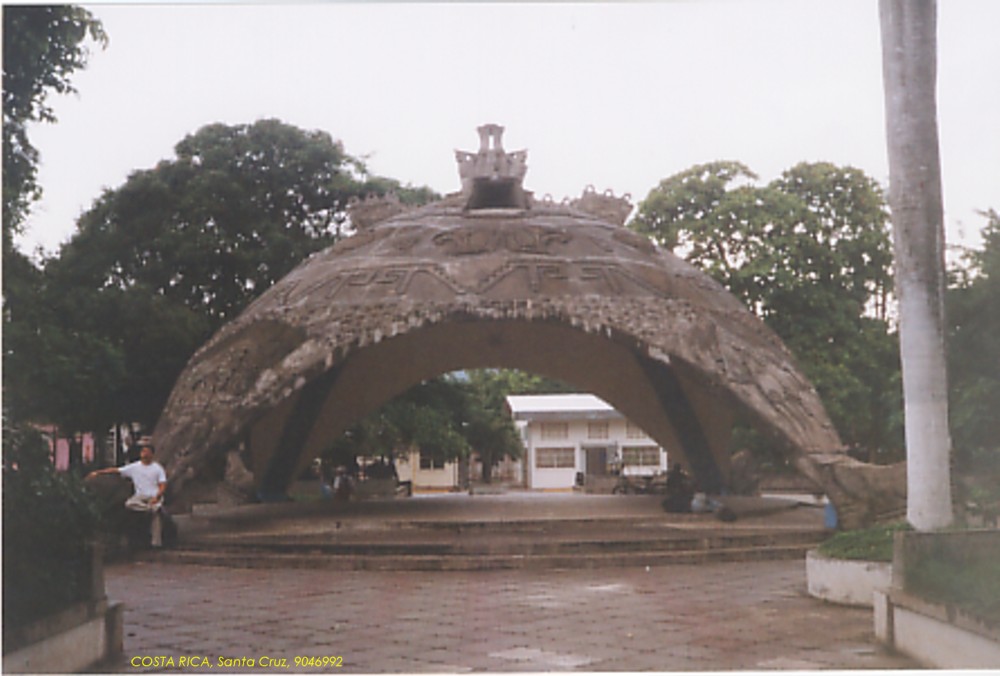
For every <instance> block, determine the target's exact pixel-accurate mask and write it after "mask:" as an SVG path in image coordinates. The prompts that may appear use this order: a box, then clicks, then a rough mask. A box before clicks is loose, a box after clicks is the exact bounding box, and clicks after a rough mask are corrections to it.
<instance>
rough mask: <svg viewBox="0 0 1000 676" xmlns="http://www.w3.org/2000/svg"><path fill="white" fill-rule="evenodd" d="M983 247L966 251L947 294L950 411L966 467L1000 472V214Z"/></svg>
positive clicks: (990, 218)
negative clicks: (999, 412)
mask: <svg viewBox="0 0 1000 676" xmlns="http://www.w3.org/2000/svg"><path fill="white" fill-rule="evenodd" d="M983 215H984V216H985V217H986V219H987V223H986V227H985V228H983V231H982V235H983V247H982V248H981V249H976V250H972V251H967V252H966V253H965V256H964V261H963V263H964V265H963V266H962V267H961V268H959V269H958V270H955V271H954V272H953V275H952V283H951V285H950V288H949V290H948V294H947V297H946V298H947V310H948V313H947V316H948V323H949V326H950V331H949V335H948V375H949V385H950V387H949V389H950V396H949V413H950V418H951V434H952V439H954V442H955V452H956V460H957V462H958V465H959V466H961V467H962V468H963V469H966V470H970V471H972V472H983V471H984V470H985V471H986V472H988V473H989V474H992V475H996V474H997V471H998V470H1000V417H998V416H997V411H1000V340H997V336H1000V214H998V213H997V212H996V211H994V210H990V211H987V212H985V213H984V214H983Z"/></svg>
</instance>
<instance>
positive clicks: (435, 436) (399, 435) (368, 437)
mask: <svg viewBox="0 0 1000 676" xmlns="http://www.w3.org/2000/svg"><path fill="white" fill-rule="evenodd" d="M566 391H569V388H568V386H566V385H565V384H563V383H560V382H558V381H554V380H550V379H548V378H544V377H541V376H537V375H533V374H529V373H525V372H523V371H514V370H509V369H477V370H473V371H465V372H460V373H455V374H447V375H444V376H441V377H438V378H434V379H431V380H428V381H426V382H424V383H421V384H420V385H417V386H415V387H413V388H410V389H409V390H408V391H407V392H406V393H404V394H403V395H401V396H399V397H397V398H396V399H393V400H392V401H390V402H388V403H387V404H385V405H384V406H382V407H381V408H380V409H379V410H378V411H376V412H375V413H373V414H371V415H369V416H368V417H367V418H365V419H364V420H362V421H360V422H359V423H357V424H356V425H354V426H353V427H352V428H351V429H350V430H348V431H347V432H346V433H345V434H344V435H343V436H341V437H340V438H339V439H337V440H336V441H335V442H334V444H333V445H332V447H331V448H330V450H329V452H328V453H326V454H325V457H326V458H327V459H328V460H330V461H331V462H333V463H334V464H347V463H348V462H349V461H350V459H351V458H352V457H355V456H368V457H376V456H389V455H392V454H394V453H395V452H397V451H401V450H409V449H414V450H418V451H419V452H420V453H421V454H422V455H424V456H429V457H431V458H433V459H434V460H437V461H442V462H444V461H450V460H456V459H458V458H463V457H468V456H469V455H470V454H472V453H476V454H478V456H479V459H480V460H481V461H482V463H483V480H484V481H486V482H489V481H490V477H491V474H492V472H491V470H492V468H493V466H494V465H496V464H497V463H498V462H499V461H500V460H501V459H502V458H503V457H504V456H510V457H512V458H519V457H521V452H522V450H523V445H522V443H521V440H520V437H519V436H518V434H517V430H516V429H515V427H514V423H513V420H512V419H511V417H510V413H509V412H508V410H507V405H506V397H507V395H509V394H527V393H543V392H546V393H547V392H566Z"/></svg>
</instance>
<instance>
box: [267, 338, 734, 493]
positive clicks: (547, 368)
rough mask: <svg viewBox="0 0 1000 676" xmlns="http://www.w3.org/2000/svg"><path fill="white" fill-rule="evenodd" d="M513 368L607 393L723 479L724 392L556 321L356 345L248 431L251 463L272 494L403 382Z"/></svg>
mask: <svg viewBox="0 0 1000 676" xmlns="http://www.w3.org/2000/svg"><path fill="white" fill-rule="evenodd" d="M475 368H512V369H518V370H522V371H526V372H531V373H537V374H539V375H543V376H546V377H549V378H552V379H556V380H560V381H563V382H566V383H568V384H570V385H572V386H574V387H577V388H579V389H580V390H581V391H585V392H590V393H593V394H595V395H597V396H598V397H600V398H602V399H604V400H605V401H607V402H608V403H609V404H611V405H612V406H613V407H614V408H615V409H616V410H618V411H619V412H620V413H621V414H622V415H624V416H625V417H626V418H627V419H628V420H630V421H632V422H633V423H634V424H635V425H637V426H639V427H640V428H641V429H643V430H645V431H646V432H647V433H648V434H649V435H650V436H651V437H652V438H653V439H654V440H655V441H656V442H657V443H658V444H659V445H660V446H661V447H663V448H664V449H666V450H667V452H668V453H669V454H670V456H671V458H676V459H677V460H678V461H680V462H682V464H684V465H686V466H688V467H689V468H690V470H691V471H692V472H693V474H694V475H695V477H696V479H697V480H698V481H699V483H700V484H701V485H702V486H704V487H705V488H706V489H707V490H709V491H712V492H717V491H720V490H721V489H722V488H723V487H724V486H725V484H726V481H727V480H728V441H729V432H730V430H731V427H732V424H733V421H734V419H735V412H734V410H733V406H732V402H731V400H730V398H729V397H726V396H722V395H721V394H720V393H719V392H712V391H710V390H708V389H706V388H697V387H696V386H695V381H694V380H693V379H692V378H690V377H689V376H687V377H685V376H682V375H679V374H678V373H675V371H674V369H673V368H672V367H671V365H670V364H669V360H668V359H667V358H664V357H660V358H653V357H651V356H649V355H648V354H646V353H645V350H644V349H643V348H642V346H641V344H639V343H638V342H636V341H635V340H634V339H631V338H630V337H628V336H620V335H609V334H606V333H599V334H595V333H591V332H587V331H585V330H583V329H581V328H577V327H573V326H570V325H567V324H565V323H562V322H557V321H549V322H541V323H540V322H528V321H524V320H499V321H485V320H465V321H454V322H447V323H440V324H435V325H433V326H430V327H425V328H421V329H418V330H415V331H412V332H409V333H406V334H404V335H402V336H396V337H393V338H389V339H385V340H382V341H380V342H378V343H376V344H373V345H370V346H367V347H365V348H363V349H360V350H357V351H355V352H354V353H353V354H351V355H350V356H348V358H347V359H345V360H344V361H343V362H342V363H340V364H338V365H337V366H335V367H334V368H333V369H331V370H330V371H328V372H327V374H325V375H324V376H323V377H321V378H317V379H316V380H314V381H313V382H312V383H310V384H309V385H307V386H306V387H305V388H303V389H302V390H300V391H299V393H297V394H296V395H294V397H293V399H294V401H289V402H286V403H284V404H283V405H280V406H277V407H274V408H273V409H271V410H270V411H269V412H268V413H267V414H265V415H264V416H263V417H262V418H261V419H259V420H258V421H257V422H256V423H255V424H254V425H253V426H252V427H251V429H250V435H249V437H250V451H251V457H252V464H253V467H252V470H253V471H254V474H255V476H256V477H257V478H258V482H259V490H260V492H261V493H262V494H263V495H265V496H270V497H274V496H278V495H281V494H283V493H284V491H285V489H286V488H287V486H288V485H289V484H290V482H291V481H292V480H293V479H294V477H296V476H298V474H299V473H301V472H302V471H303V470H304V469H305V468H306V467H307V466H308V464H309V463H310V462H311V461H312V460H313V459H314V458H316V457H318V456H319V455H320V454H321V453H322V452H323V450H324V449H325V448H326V447H327V446H328V445H329V444H330V443H332V441H333V440H334V439H336V438H337V437H338V436H339V435H341V434H343V433H344V432H345V431H346V430H347V429H349V428H350V427H351V426H352V425H353V424H355V423H356V422H358V421H360V420H362V419H363V418H364V417H365V416H367V415H369V414H370V413H373V412H374V411H376V410H378V408H379V407H381V406H382V405H383V404H385V403H387V402H388V401H390V400H392V399H393V398H395V397H396V396H399V395H400V394H402V393H404V392H405V391H406V390H408V389H409V388H410V387H412V386H414V385H416V384H419V383H421V382H423V381H425V380H428V379H430V378H434V377H436V376H440V375H443V374H445V373H449V372H453V371H456V370H461V369H475Z"/></svg>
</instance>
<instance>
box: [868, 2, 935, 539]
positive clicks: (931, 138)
mask: <svg viewBox="0 0 1000 676" xmlns="http://www.w3.org/2000/svg"><path fill="white" fill-rule="evenodd" d="M879 15H880V20H881V26H882V71H883V79H884V82H883V84H884V88H885V115H886V131H887V138H888V150H889V207H890V209H891V211H892V232H893V249H894V252H895V259H896V296H897V297H898V298H899V321H900V327H899V340H900V355H901V357H902V366H903V399H904V406H905V417H906V419H905V432H906V459H907V518H908V520H909V522H910V524H911V525H912V526H913V527H914V528H916V529H918V530H931V529H935V528H943V527H945V526H947V525H948V524H950V523H951V522H952V519H953V510H952V502H951V463H950V461H951V437H950V434H949V432H948V384H947V374H946V371H945V350H944V330H945V328H944V327H945V321H944V284H945V283H944V280H945V269H944V214H943V207H942V194H941V161H940V157H939V153H938V129H937V103H936V95H935V88H936V77H937V40H936V32H937V4H936V2H935V0H880V2H879Z"/></svg>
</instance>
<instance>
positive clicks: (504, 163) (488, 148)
mask: <svg viewBox="0 0 1000 676" xmlns="http://www.w3.org/2000/svg"><path fill="white" fill-rule="evenodd" d="M503 130H504V128H503V127H502V126H501V125H499V124H484V125H482V126H480V127H477V129H476V131H478V132H479V151H478V152H475V153H470V152H467V151H464V150H456V151H455V160H456V161H457V162H458V175H459V177H460V178H461V179H462V197H463V198H464V200H465V209H466V210H476V209H527V208H528V207H529V206H530V201H531V193H529V192H527V191H525V190H524V186H523V185H522V184H523V181H524V175H525V173H527V171H528V163H527V160H528V151H526V150H518V151H516V152H511V153H509V152H507V151H506V150H504V149H503Z"/></svg>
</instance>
